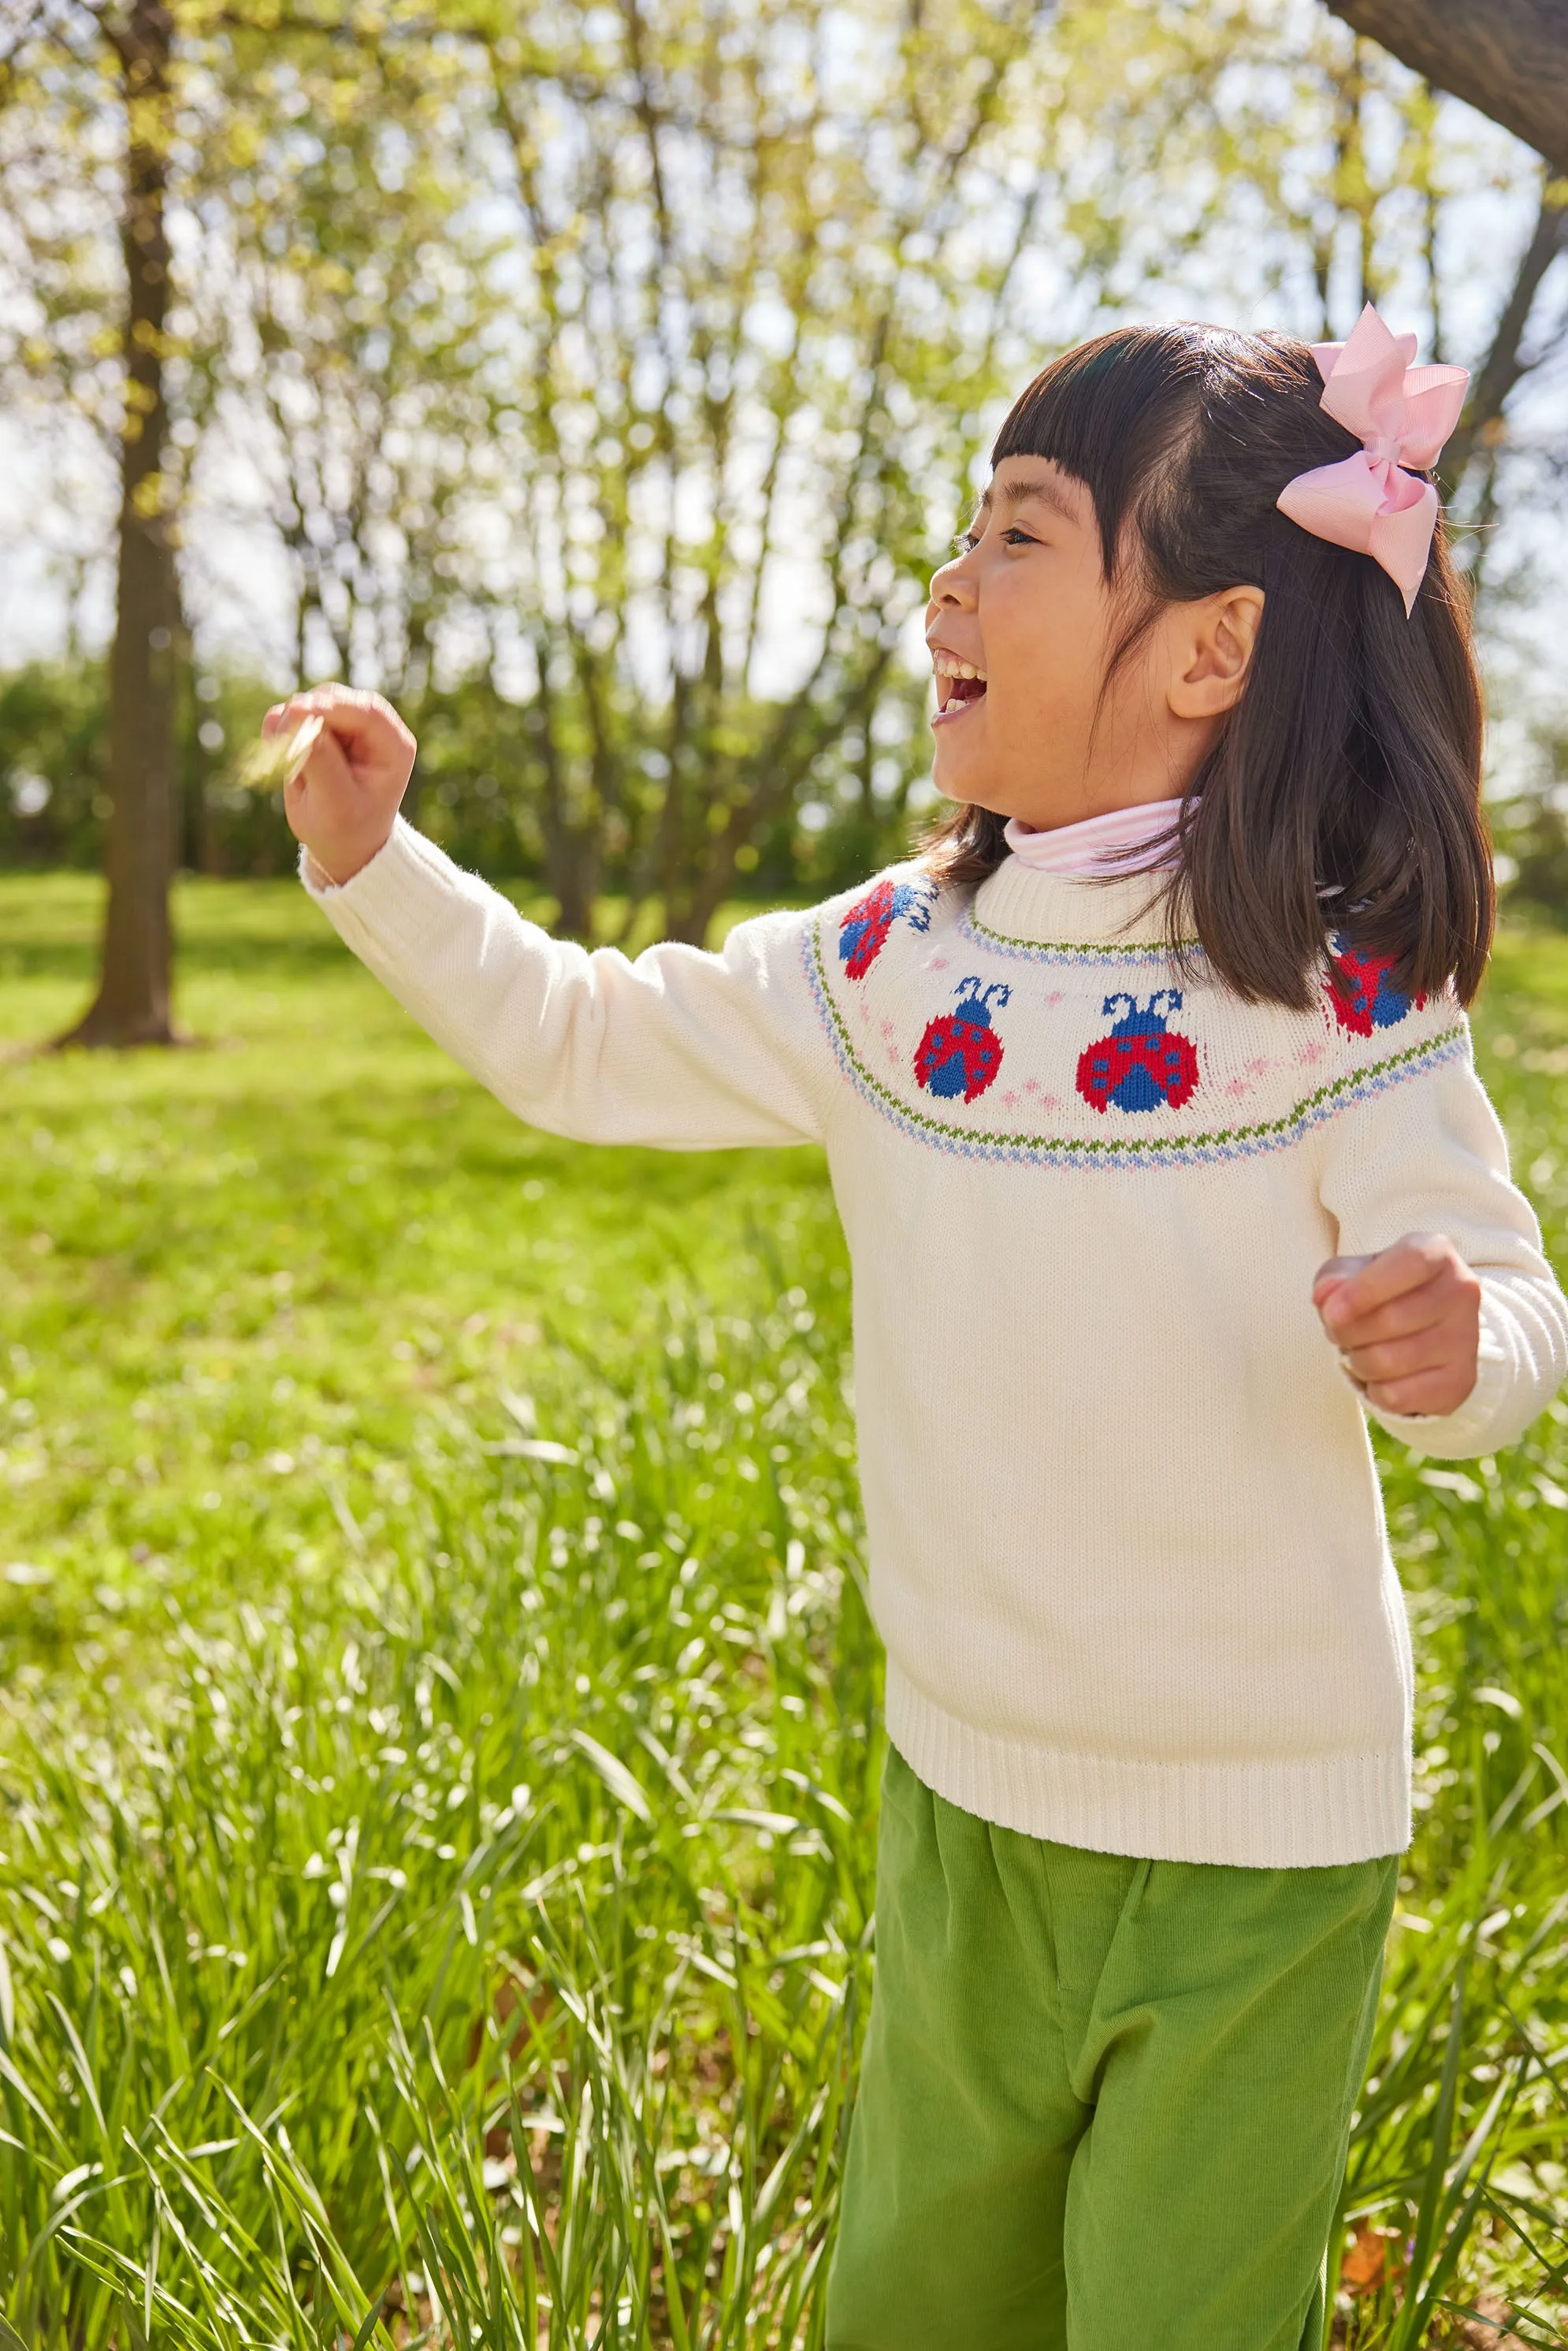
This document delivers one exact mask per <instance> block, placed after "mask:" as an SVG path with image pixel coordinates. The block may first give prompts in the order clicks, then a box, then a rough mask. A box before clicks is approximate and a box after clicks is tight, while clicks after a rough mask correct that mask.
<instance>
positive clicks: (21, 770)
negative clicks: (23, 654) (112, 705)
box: [0, 662, 107, 866]
mask: <svg viewBox="0 0 1568 2351" xmlns="http://www.w3.org/2000/svg"><path fill="white" fill-rule="evenodd" d="M106 748H107V727H106V708H105V700H104V678H103V671H102V666H101V664H99V663H96V662H74V663H71V662H32V663H29V664H28V665H27V667H26V669H20V670H15V671H13V672H12V674H11V675H10V676H9V677H5V678H0V866H5V865H96V864H98V863H99V862H100V860H101V858H102V854H103V840H102V836H103V817H104V808H105V803H104V801H103V799H102V793H103V770H104V754H105V750H106ZM40 788H42V789H40Z"/></svg>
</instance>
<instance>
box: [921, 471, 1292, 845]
mask: <svg viewBox="0 0 1568 2351" xmlns="http://www.w3.org/2000/svg"><path fill="white" fill-rule="evenodd" d="M1262 607H1263V599H1262V595H1261V593H1260V590H1257V589H1255V588H1237V589H1231V590H1226V591H1225V593H1224V594H1223V595H1221V596H1215V597H1207V598H1205V599H1203V600H1202V601H1200V602H1198V603H1195V604H1171V605H1166V606H1165V607H1163V608H1162V610H1161V611H1160V613H1159V615H1158V616H1157V618H1156V620H1155V624H1154V627H1153V628H1152V629H1151V630H1150V632H1149V633H1148V635H1147V637H1146V638H1145V641H1144V643H1142V644H1141V645H1140V646H1139V648H1138V650H1137V652H1136V653H1134V656H1133V657H1132V658H1131V659H1130V660H1128V661H1127V662H1126V663H1125V664H1124V665H1123V667H1122V668H1121V669H1120V670H1119V671H1118V672H1117V674H1116V676H1115V678H1114V680H1113V683H1112V685H1111V688H1110V690H1109V692H1106V691H1105V690H1104V680H1105V671H1106V665H1107V663H1108V661H1109V659H1110V655H1111V653H1112V651H1113V647H1114V645H1115V643H1116V642H1117V637H1118V634H1119V632H1120V630H1121V629H1122V628H1123V627H1124V626H1125V622H1126V607H1125V605H1124V603H1119V602H1118V600H1117V598H1116V597H1115V596H1114V595H1113V591H1112V590H1111V589H1110V587H1109V586H1108V585H1107V583H1106V580H1105V578H1104V574H1103V571H1102V569H1101V551H1100V528H1099V524H1098V522H1097V520H1096V518H1095V514H1094V502H1093V500H1092V497H1091V496H1090V494H1089V492H1088V490H1087V489H1086V488H1085V487H1084V486H1083V484H1082V482H1079V481H1075V480H1074V479H1073V477H1072V476H1071V475H1070V474H1065V473H1063V472H1062V470H1061V467H1060V466H1059V465H1054V464H1053V463H1051V460H1050V459H1048V458H1043V457H1004V458H1003V460H1002V462H1001V464H1000V465H998V467H997V470H996V473H995V475H993V476H992V480H991V486H990V487H989V489H988V491H987V492H986V495H985V496H984V497H983V498H982V500H981V501H980V507H979V512H978V513H977V516H976V517H975V520H974V523H973V525H972V527H971V528H970V529H969V531H968V533H967V536H966V538H965V541H964V543H963V546H962V549H961V551H960V552H959V553H958V554H957V555H956V557H955V558H954V559H953V561H952V562H951V563H946V564H944V565H943V567H942V569H941V570H940V571H938V572H937V574H936V578H935V579H934V580H932V582H931V601H930V603H929V604H928V606H927V607H926V613H925V642H926V643H927V644H928V645H929V647H930V648H931V653H932V660H933V666H934V668H935V670H936V701H937V708H936V716H935V717H934V718H933V719H932V722H931V724H932V728H933V731H934V734H935V738H936V753H935V761H934V768H933V775H934V779H935V781H936V789H937V790H938V791H940V792H942V793H944V794H945V795H946V797H947V798H948V799H955V800H965V801H971V802H973V803H974V804H975V805H977V807H980V808H986V809H991V810H995V812H996V813H997V814H998V816H1016V817H1019V818H1021V819H1022V820H1023V821H1024V822H1025V823H1026V824H1030V825H1033V826H1035V827H1037V828H1039V829H1040V830H1042V831H1048V830H1051V828H1053V827H1055V826H1057V825H1062V824H1073V823H1076V822H1077V821H1078V820H1080V819H1082V818H1084V817H1089V816H1098V815H1101V814H1103V812H1105V811H1106V810H1111V809H1114V808H1129V807H1132V806H1134V805H1135V804H1137V803H1139V802H1142V801H1146V800H1157V799H1168V798H1171V797H1173V796H1175V795H1176V794H1177V793H1179V792H1181V791H1183V790H1184V789H1186V783H1187V781H1188V779H1189V778H1191V777H1192V776H1193V775H1194V774H1195V773H1196V772H1197V768H1198V766H1199V765H1200V764H1201V762H1202V760H1203V758H1204V757H1205V755H1206V753H1207V750H1208V748H1209V747H1210V745H1211V744H1212V743H1213V741H1214V738H1215V736H1216V735H1217V733H1218V728H1219V726H1220V724H1221V722H1222V720H1223V716H1224V714H1225V712H1226V711H1227V710H1228V709H1229V708H1230V706H1231V705H1232V703H1234V701H1235V700H1236V698H1237V696H1238V695H1239V693H1240V691H1241V686H1242V684H1243V681H1244V678H1245V674H1246V668H1247V662H1248V659H1249V656H1250V653H1251V647H1252V641H1253V637H1254V635H1255V633H1256V630H1257V624H1258V620H1259V617H1260V614H1261V611H1262Z"/></svg>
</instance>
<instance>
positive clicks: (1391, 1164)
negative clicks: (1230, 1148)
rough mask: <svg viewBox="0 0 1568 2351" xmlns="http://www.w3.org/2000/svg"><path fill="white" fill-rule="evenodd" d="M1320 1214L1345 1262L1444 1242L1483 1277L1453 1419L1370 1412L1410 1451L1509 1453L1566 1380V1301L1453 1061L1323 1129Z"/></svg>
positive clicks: (1461, 1068)
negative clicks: (1405, 1244) (1401, 1245)
mask: <svg viewBox="0 0 1568 2351" xmlns="http://www.w3.org/2000/svg"><path fill="white" fill-rule="evenodd" d="M1322 1201H1323V1205H1324V1207H1326V1208H1327V1209H1328V1211H1329V1213H1330V1215H1331V1216H1333V1217H1335V1218H1336V1219H1337V1221H1338V1225H1339V1249H1340V1252H1341V1254H1343V1255H1344V1256H1347V1257H1358V1256H1362V1255H1370V1254H1372V1253H1373V1252H1375V1251H1376V1250H1378V1249H1387V1248H1389V1247H1390V1246H1391V1245H1392V1244H1393V1243H1394V1242H1395V1241H1397V1240H1400V1239H1402V1238H1404V1236H1405V1235H1406V1233H1416V1232H1427V1233H1442V1234H1445V1235H1446V1236H1447V1237H1448V1239H1449V1240H1451V1241H1452V1242H1453V1244H1454V1246H1455V1248H1456V1249H1458V1252H1459V1254H1460V1256H1461V1257H1462V1258H1463V1259H1465V1261H1466V1263H1467V1264H1468V1265H1469V1266H1470V1267H1471V1268H1472V1269H1473V1270H1474V1271H1475V1272H1476V1273H1478V1274H1479V1277H1480V1283H1481V1335H1480V1360H1479V1368H1478V1371H1477V1374H1476V1384H1475V1386H1474V1387H1473V1388H1472V1389H1471V1391H1470V1393H1469V1395H1468V1396H1467V1397H1466V1399H1465V1401H1464V1403H1463V1404H1461V1405H1458V1408H1457V1409H1456V1410H1455V1411H1453V1412H1451V1413H1447V1414H1442V1415H1437V1414H1411V1415H1406V1414H1400V1413H1391V1412H1379V1411H1378V1410H1377V1408H1376V1407H1375V1405H1370V1404H1369V1405H1367V1407H1366V1408H1367V1411H1368V1413H1369V1414H1370V1415H1371V1416H1372V1417H1373V1418H1374V1419H1375V1420H1376V1421H1377V1422H1378V1423H1379V1424H1380V1425H1381V1426H1383V1427H1384V1428H1386V1429H1387V1430H1388V1431H1389V1433H1390V1434H1391V1435H1392V1436H1395V1437H1400V1438H1402V1439H1403V1441H1404V1442H1405V1443H1406V1445H1409V1446H1411V1447H1414V1448H1415V1449H1416V1451H1417V1452H1421V1453H1430V1454H1437V1455H1438V1456H1440V1457H1443V1458H1448V1459H1450V1460H1452V1459H1462V1458H1467V1457H1469V1455H1472V1454H1477V1453H1490V1452H1491V1451H1492V1450H1493V1449H1494V1448H1495V1447H1498V1446H1500V1445H1511V1444H1512V1443H1513V1441H1514V1439H1515V1438H1516V1437H1521V1436H1522V1435H1523V1433H1524V1431H1525V1429H1526V1428H1527V1427H1528V1426H1530V1423H1531V1421H1532V1420H1533V1419H1534V1418H1535V1416H1536V1414H1537V1413H1539V1412H1541V1411H1542V1409H1543V1408H1544V1407H1545V1405H1547V1404H1548V1403H1550V1401H1551V1399H1552V1395H1553V1393H1554V1392H1555V1390H1556V1389H1557V1387H1558V1386H1559V1385H1560V1384H1561V1383H1562V1381H1563V1376H1564V1374H1565V1373H1568V1301H1565V1300H1564V1298H1563V1292H1562V1290H1560V1289H1559V1287H1558V1285H1557V1281H1556V1278H1555V1276H1554V1275H1553V1273H1552V1268H1551V1266H1550V1265H1549V1264H1548V1262H1547V1260H1546V1258H1545V1256H1544V1254H1543V1253H1542V1246H1541V1228H1540V1226H1539V1225H1538V1224H1537V1222H1536V1219H1535V1212H1534V1210H1533V1209H1532V1208H1531V1205H1530V1203H1529V1201H1528V1200H1527V1199H1526V1198H1525V1196H1524V1195H1523V1193H1522V1192H1521V1191H1520V1190H1519V1188H1518V1186H1516V1185H1515V1184H1513V1183H1511V1181H1510V1178H1509V1168H1508V1144H1507V1142H1506V1140H1505V1138H1504V1135H1503V1132H1502V1128H1501V1126H1500V1124H1499V1122H1498V1117H1497V1113H1496V1112H1495V1111H1494V1110H1493V1108H1492V1106H1491V1103H1490V1100H1489V1099H1488V1097H1487V1093H1486V1091H1485V1089H1484V1088H1483V1086H1482V1085H1481V1082H1480V1080H1479V1078H1478V1077H1477V1075H1476V1072H1475V1067H1474V1062H1473V1060H1472V1057H1471V1053H1470V1047H1469V1035H1468V1033H1467V1034H1466V1037H1465V1039H1464V1042H1463V1048H1462V1050H1461V1051H1460V1052H1459V1053H1458V1054H1456V1055H1454V1056H1453V1057H1451V1058H1450V1059H1448V1060H1446V1061H1440V1062H1438V1063H1437V1065H1436V1066H1435V1067H1428V1068H1427V1069H1426V1070H1424V1071H1421V1072H1420V1073H1419V1074H1418V1075H1415V1076H1412V1077H1409V1078H1406V1079H1405V1080H1404V1081H1402V1082H1400V1083H1397V1084H1395V1085H1392V1086H1390V1087H1388V1088H1387V1089H1386V1090H1385V1092H1381V1093H1376V1094H1374V1095H1372V1096H1371V1097H1370V1099H1368V1100H1366V1101H1364V1102H1359V1103H1357V1104H1356V1105H1354V1107H1353V1108H1352V1109H1350V1110H1348V1111H1346V1112H1344V1113H1343V1114H1342V1115H1341V1116H1340V1117H1339V1118H1338V1119H1336V1120H1335V1121H1334V1123H1333V1128H1332V1129H1331V1140H1330V1144H1329V1150H1328V1155H1327V1159H1326V1163H1325V1166H1324V1172H1323V1178H1322Z"/></svg>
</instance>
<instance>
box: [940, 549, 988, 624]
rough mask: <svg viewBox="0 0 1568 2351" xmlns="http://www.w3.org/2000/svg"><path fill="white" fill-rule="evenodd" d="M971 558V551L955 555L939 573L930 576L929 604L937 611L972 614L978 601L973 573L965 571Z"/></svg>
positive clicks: (967, 550)
mask: <svg viewBox="0 0 1568 2351" xmlns="http://www.w3.org/2000/svg"><path fill="white" fill-rule="evenodd" d="M972 556H973V549H965V551H964V553H963V554H961V555H955V556H954V557H953V559H952V560H951V562H948V563H945V564H944V565H943V566H942V569H940V570H939V571H935V572H933V573H932V575H931V603H932V605H933V607H934V608H935V609H936V611H944V612H972V611H974V610H975V607H976V604H977V601H978V597H977V590H976V587H975V578H974V573H973V571H972V570H971V569H966V567H967V565H969V564H970V562H971V560H972Z"/></svg>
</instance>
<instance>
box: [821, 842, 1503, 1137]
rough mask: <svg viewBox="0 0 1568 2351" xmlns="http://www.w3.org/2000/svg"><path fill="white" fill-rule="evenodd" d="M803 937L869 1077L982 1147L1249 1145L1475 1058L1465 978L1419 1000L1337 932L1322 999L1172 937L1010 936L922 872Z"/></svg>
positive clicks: (839, 1028)
mask: <svg viewBox="0 0 1568 2351" xmlns="http://www.w3.org/2000/svg"><path fill="white" fill-rule="evenodd" d="M1190 944H1191V945H1192V946H1196V942H1192V943H1190ZM801 952H802V956H803V960H804V963H805V967H806V977H807V980H808V983H809V985H810V990H811V994H812V998H813V1000H814V1001H815V1003H816V1006H817V1010H818V1013H819V1016H820V1018H821V1021H822V1024H823V1027H824V1029H825V1030H826V1032H827V1036H828V1040H829V1042H830V1044H831V1048H832V1051H833V1054H834V1057H835V1059H836V1061H837V1062H838V1065H839V1068H840V1070H841V1073H842V1074H843V1076H844V1077H845V1079H846V1080H847V1081H849V1083H850V1084H851V1085H852V1087H853V1089H854V1090H855V1092H857V1093H858V1094H859V1095H860V1096H861V1098H862V1100H863V1101H865V1102H868V1103H870V1104H871V1105H872V1106H873V1108H874V1109H875V1110H876V1111H877V1112H878V1113H880V1114H881V1115H882V1116H883V1117H884V1118H886V1119H887V1120H889V1121H890V1122H891V1123H893V1124H894V1125H895V1126H896V1127H897V1128H898V1129H899V1130H900V1131H901V1132H902V1133H903V1134H905V1135H907V1136H909V1137H910V1139H911V1140H913V1141H915V1142H919V1143H924V1144H926V1145H927V1146H928V1147H930V1148H933V1149H936V1150H938V1151H944V1152H949V1153H954V1154H956V1155H958V1156H960V1157H962V1158H967V1159H977V1160H984V1161H990V1162H993V1163H1012V1164H1021V1165H1038V1166H1046V1167H1096V1168H1123V1169H1127V1168H1147V1167H1157V1166H1161V1165H1168V1166H1195V1165H1203V1164H1205V1163H1206V1162H1210V1161H1224V1160H1233V1159H1238V1158H1243V1157H1249V1156H1251V1155H1254V1154H1256V1153H1259V1152H1268V1151H1278V1150H1281V1149H1284V1148H1286V1147H1288V1146H1289V1145H1291V1144H1295V1143H1297V1142H1299V1141H1300V1140H1301V1138H1302V1137H1303V1136H1304V1135H1305V1134H1307V1133H1308V1132H1309V1131H1310V1130H1311V1129H1312V1128H1313V1127H1315V1126H1319V1125H1322V1123H1324V1122H1325V1121H1327V1120H1330V1119H1333V1118H1336V1117H1338V1116H1340V1115H1341V1113H1343V1112H1344V1111H1346V1110H1347V1109H1349V1108H1350V1107H1351V1106H1352V1105H1353V1104H1354V1103H1356V1102H1364V1101H1366V1100H1368V1099H1370V1098H1371V1097H1372V1096H1374V1095H1375V1094H1379V1093H1382V1092H1386V1090H1387V1089H1388V1088H1390V1087H1391V1086H1396V1085H1399V1084H1402V1083H1403V1082H1405V1081H1406V1080H1408V1079H1410V1078H1413V1077H1416V1076H1418V1075H1419V1074H1420V1073H1421V1072H1423V1071H1427V1070H1430V1069H1433V1068H1435V1067H1437V1065H1438V1064H1440V1063H1442V1062H1445V1061H1463V1060H1468V1057H1469V1030H1468V1028H1467V1024H1466V1022H1465V1019H1464V1017H1463V1015H1462V1013H1461V1012H1460V1010H1459V1008H1458V1004H1457V1002H1456V1001H1455V999H1454V998H1453V996H1452V994H1451V992H1450V993H1445V994H1444V995H1442V996H1440V997H1437V998H1432V999H1430V1000H1427V999H1424V998H1410V997H1407V996H1405V995H1403V994H1401V993H1400V992H1399V991H1398V990H1397V989H1396V987H1394V985H1393V982H1392V979H1391V977H1390V975H1389V968H1388V966H1387V964H1386V962H1383V961H1379V960H1377V959H1375V958H1372V957H1367V956H1358V955H1357V954H1356V953H1355V952H1354V949H1353V948H1352V947H1351V946H1350V945H1349V943H1348V942H1347V941H1345V940H1343V939H1342V938H1336V939H1335V940H1334V941H1333V949H1332V953H1331V956H1330V957H1329V959H1328V961H1327V963H1326V966H1325V969H1324V973H1323V977H1322V987H1321V988H1320V991H1319V995H1318V999H1317V1002H1316V1003H1315V1004H1314V1006H1313V1007H1312V1009H1311V1010H1310V1011H1308V1012H1301V1013H1291V1012H1288V1011H1284V1010H1282V1009H1281V1008H1280V1007H1278V1006H1269V1007H1258V1006H1249V1005H1247V1004H1244V1003H1242V1002H1241V1001H1240V1000H1239V998H1236V997H1234V996H1232V995H1231V994H1229V992H1228V991H1227V990H1226V989H1224V988H1222V987H1219V986H1218V984H1217V983H1215V982H1213V981H1211V980H1209V979H1207V977H1205V976H1204V972H1203V966H1202V958H1201V956H1197V957H1196V958H1195V959H1193V960H1194V961H1195V966H1196V976H1195V975H1194V972H1192V971H1188V972H1185V973H1184V972H1182V971H1179V970H1178V969H1177V967H1176V965H1175V964H1174V962H1173V959H1172V956H1171V954H1170V951H1169V949H1168V948H1167V947H1166V945H1165V944H1164V943H1163V942H1162V941H1159V940H1157V939H1156V940H1149V939H1146V938H1145V939H1127V940H1112V941H1109V942H1094V943H1087V942H1086V943H1082V944H1077V943H1072V942H1069V941H1051V940H1046V941H1035V940H1030V939H1022V938H1014V937H1010V936H1009V935H1007V934H1005V933H1003V932H1001V931H998V930H996V929H994V928H992V927H990V926H989V925H987V924H986V923H985V922H984V921H983V920H982V919H981V918H980V917H979V915H978V914H977V911H976V908H975V906H974V904H973V901H972V899H971V898H970V897H969V895H968V894H967V893H956V892H948V893H941V894H939V893H937V892H936V890H935V889H934V888H933V887H932V886H931V884H930V883H928V882H925V883H923V882H922V881H921V879H920V878H919V877H918V871H917V869H905V871H904V872H901V873H894V874H887V875H883V877H882V878H881V879H880V880H879V881H877V882H876V883H873V886H872V887H871V888H870V889H869V890H867V891H866V892H864V893H862V895H860V896H858V897H857V898H855V899H854V900H853V901H852V903H851V904H850V905H849V906H848V908H847V909H844V908H843V907H842V906H839V907H837V908H827V909H824V910H823V912H822V914H821V915H820V916H819V918H818V920H817V921H816V922H815V924H813V925H811V926H810V929H809V930H808V932H807V933H806V935H805V936H804V938H803V940H802V946H801ZM1162 983H1163V984H1162Z"/></svg>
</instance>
